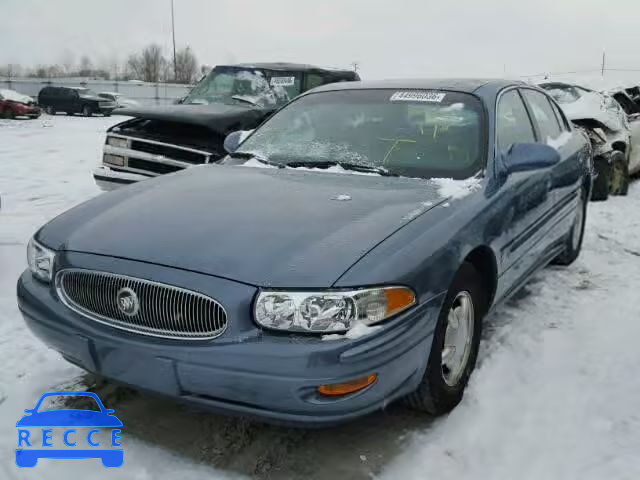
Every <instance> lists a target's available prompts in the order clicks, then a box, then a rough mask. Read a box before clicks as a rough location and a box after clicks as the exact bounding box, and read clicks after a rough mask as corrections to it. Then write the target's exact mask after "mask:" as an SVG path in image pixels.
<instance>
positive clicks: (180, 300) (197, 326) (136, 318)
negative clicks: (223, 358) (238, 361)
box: [56, 269, 227, 340]
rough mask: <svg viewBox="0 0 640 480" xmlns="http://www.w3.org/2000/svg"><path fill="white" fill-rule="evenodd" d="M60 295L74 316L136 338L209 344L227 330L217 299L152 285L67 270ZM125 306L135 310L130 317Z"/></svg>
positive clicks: (60, 280) (61, 274)
mask: <svg viewBox="0 0 640 480" xmlns="http://www.w3.org/2000/svg"><path fill="white" fill-rule="evenodd" d="M56 289H57V291H58V295H59V296H60V298H61V300H62V301H63V302H64V303H65V304H66V305H67V306H68V307H69V308H71V309H72V310H75V311H76V312H78V313H80V314H82V315H84V316H85V317H88V318H90V319H91V320H94V321H96V322H100V323H103V324H106V325H110V326H112V327H115V328H119V329H122V330H127V331H130V332H136V333H141V334H144V335H152V336H156V337H164V338H175V339H187V340H189V339H191V340H208V339H211V338H215V337H217V336H219V335H221V334H222V332H224V330H225V328H226V326H227V314H226V312H225V310H224V308H222V306H221V305H220V304H219V303H218V302H216V301H215V300H213V299H212V298H209V297H207V296H205V295H202V294H200V293H196V292H193V291H190V290H185V289H182V288H178V287H174V286H171V285H165V284H161V283H156V282H151V281H149V280H142V279H139V278H133V277H128V276H125V275H116V274H113V273H106V272H96V271H92V270H82V269H66V270H62V271H60V272H58V274H57V275H56ZM132 292H133V294H134V295H133V296H132V295H131V293H132ZM124 297H126V298H124ZM119 298H120V301H119ZM134 298H136V299H137V302H136V301H135V300H134ZM123 300H124V306H125V307H127V306H131V305H133V306H135V308H131V309H130V310H131V311H128V312H127V309H126V308H123Z"/></svg>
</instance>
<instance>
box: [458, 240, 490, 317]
mask: <svg viewBox="0 0 640 480" xmlns="http://www.w3.org/2000/svg"><path fill="white" fill-rule="evenodd" d="M464 261H465V262H467V263H469V264H471V265H472V266H473V267H474V268H475V269H476V270H477V272H478V273H479V274H480V276H481V277H482V279H483V283H484V285H485V287H486V288H487V294H488V296H487V299H488V305H487V310H488V309H489V308H490V307H491V305H492V304H493V301H494V297H495V294H496V289H497V286H498V262H497V260H496V256H495V254H494V253H493V250H492V249H491V248H490V247H488V246H486V245H480V246H478V247H476V248H474V249H473V250H471V251H470V252H469V253H468V254H467V256H466V257H465V259H464Z"/></svg>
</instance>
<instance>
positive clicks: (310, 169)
mask: <svg viewBox="0 0 640 480" xmlns="http://www.w3.org/2000/svg"><path fill="white" fill-rule="evenodd" d="M287 168H288V169H291V170H298V171H301V172H324V173H346V174H347V175H368V176H373V177H379V176H380V174H379V173H375V172H359V171H358V170H349V169H347V168H342V167H341V166H340V165H332V166H331V167H327V168H317V167H287Z"/></svg>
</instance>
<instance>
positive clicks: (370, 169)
mask: <svg viewBox="0 0 640 480" xmlns="http://www.w3.org/2000/svg"><path fill="white" fill-rule="evenodd" d="M286 166H287V167H291V168H297V167H307V168H329V167H335V166H338V167H342V168H344V169H345V170H353V171H355V172H363V173H377V174H378V175H382V176H383V177H399V176H400V175H398V174H397V173H393V172H390V171H389V170H387V169H386V168H384V167H376V166H375V165H362V164H360V163H350V162H338V161H324V162H289V163H287V164H286Z"/></svg>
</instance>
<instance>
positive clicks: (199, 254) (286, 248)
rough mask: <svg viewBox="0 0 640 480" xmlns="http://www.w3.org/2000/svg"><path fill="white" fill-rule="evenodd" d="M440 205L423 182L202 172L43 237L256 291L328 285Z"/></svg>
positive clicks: (229, 169)
mask: <svg viewBox="0 0 640 480" xmlns="http://www.w3.org/2000/svg"><path fill="white" fill-rule="evenodd" d="M443 200H444V199H443V198H442V197H441V196H440V195H439V194H438V189H437V186H436V185H435V184H434V183H432V182H430V181H428V180H422V179H409V178H397V177H382V176H365V175H354V174H345V173H324V172H322V173H320V172H310V171H298V170H295V169H275V168H274V169H270V168H269V169H267V168H249V167H245V166H222V165H205V166H199V167H193V168H190V169H187V170H185V171H183V172H180V173H177V174H172V175H165V176H162V177H159V178H157V179H154V180H148V181H144V182H139V183H137V184H134V185H132V186H129V187H125V188H121V189H118V190H116V191H114V192H111V193H107V194H103V195H100V196H99V197H97V198H95V199H93V200H90V201H89V202H86V203H84V204H82V205H80V206H78V207H76V208H74V209H72V210H70V211H68V212H66V213H64V214H62V215H61V216H59V217H58V218H56V219H54V220H53V221H51V222H50V223H48V224H47V225H45V226H44V227H43V228H42V229H41V230H40V232H39V233H38V239H39V241H41V242H42V243H43V244H44V245H46V246H48V247H50V248H54V249H56V250H69V251H77V252H86V253H92V254H99V255H107V256H114V257H120V258H126V259H132V260H139V261H144V262H150V263H154V264H160V265H166V266H170V267H176V268H181V269H186V270H191V271H196V272H201V273H205V274H210V275H215V276H220V277H224V278H229V279H233V280H236V281H240V282H244V283H247V284H251V285H259V286H280V287H287V286H291V287H293V286H297V287H300V286H308V287H328V286H330V285H331V284H332V283H334V282H335V281H336V280H337V279H338V278H339V277H340V276H341V275H342V274H343V273H344V272H345V271H346V270H347V269H348V268H349V267H350V266H351V265H353V264H354V263H355V262H356V261H357V260H358V259H359V258H361V257H362V256H363V255H365V254H366V253H367V252H368V251H369V250H371V249H372V248H373V247H375V246H376V245H377V244H379V243H380V242H382V241H383V240H384V239H385V238H387V237H388V236H390V235H391V234H393V233H394V232H395V231H396V230H398V229H399V228H401V227H402V226H403V225H405V224H406V223H408V222H409V221H411V220H412V219H413V218H415V217H416V216H417V215H418V214H421V213H424V212H425V211H427V210H428V209H429V208H432V206H433V205H436V204H437V203H438V202H439V201H443ZM416 212H417V213H416Z"/></svg>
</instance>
